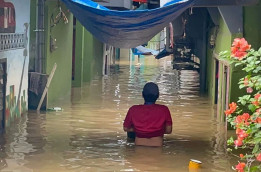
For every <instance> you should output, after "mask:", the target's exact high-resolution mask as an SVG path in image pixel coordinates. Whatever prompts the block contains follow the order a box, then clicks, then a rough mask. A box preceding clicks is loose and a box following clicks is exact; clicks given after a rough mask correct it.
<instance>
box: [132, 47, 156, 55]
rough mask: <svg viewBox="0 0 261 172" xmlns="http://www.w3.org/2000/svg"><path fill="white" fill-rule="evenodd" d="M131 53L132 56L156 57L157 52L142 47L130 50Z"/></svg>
mask: <svg viewBox="0 0 261 172" xmlns="http://www.w3.org/2000/svg"><path fill="white" fill-rule="evenodd" d="M132 53H133V54H134V55H154V56H156V55H158V54H159V51H157V50H152V49H149V48H146V47H143V46H141V45H140V46H137V47H136V48H132Z"/></svg>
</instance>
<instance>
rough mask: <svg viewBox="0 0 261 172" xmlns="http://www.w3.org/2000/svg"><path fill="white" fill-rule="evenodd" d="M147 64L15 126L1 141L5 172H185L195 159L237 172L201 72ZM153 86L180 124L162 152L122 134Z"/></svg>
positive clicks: (126, 67)
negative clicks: (128, 117) (147, 85)
mask: <svg viewBox="0 0 261 172" xmlns="http://www.w3.org/2000/svg"><path fill="white" fill-rule="evenodd" d="M140 63H141V64H140V65H137V59H136V60H134V61H131V62H129V61H123V60H121V61H120V62H119V63H118V64H117V65H115V66H112V67H111V74H110V75H108V76H103V77H98V78H95V79H94V80H92V81H91V82H90V84H86V85H84V86H83V87H81V88H73V90H72V97H71V102H70V101H68V100H64V101H63V102H61V104H60V105H59V106H61V107H62V108H63V111H62V112H59V111H58V112H52V111H51V112H47V113H46V114H35V113H32V112H29V113H28V114H27V115H25V116H23V117H22V118H21V119H20V120H18V121H17V123H15V124H13V125H12V127H9V128H8V130H7V132H6V134H5V135H3V136H1V139H0V140H1V142H0V148H1V149H0V151H1V152H0V155H1V156H0V158H1V160H0V169H1V170H2V172H9V171H20V172H29V171H34V172H48V171H50V172H51V171H68V172H69V171H74V172H80V171H94V172H95V171H99V172H102V171H164V172H168V171H172V172H173V171H174V172H184V171H188V163H189V160H190V159H191V158H192V159H198V160H200V161H202V162H203V168H202V169H201V171H202V172H210V171H215V172H224V171H230V169H231V164H230V163H229V159H230V158H231V157H229V156H228V155H227V154H226V151H225V149H226V148H225V147H224V145H225V144H224V141H225V132H224V131H225V126H224V123H219V122H218V120H217V117H216V114H215V111H214V107H213V106H212V105H211V104H210V103H209V101H208V99H207V98H204V97H203V96H200V95H199V79H198V77H199V74H198V72H197V71H193V70H181V71H178V70H173V69H172V64H171V58H170V57H168V58H164V59H161V60H156V59H154V57H152V56H145V58H142V59H141V60H140ZM148 81H154V82H156V83H157V84H158V85H159V89H160V98H159V100H158V103H160V104H165V105H167V106H168V107H169V109H170V111H171V114H172V118H173V133H172V134H171V135H167V136H166V137H165V140H164V146H163V148H146V147H135V146H134V143H131V142H127V139H126V133H125V132H124V131H123V130H122V123H123V120H124V117H125V115H126V113H127V110H128V108H129V107H130V106H131V105H134V104H142V103H143V99H142V97H141V90H142V87H143V86H144V84H145V83H146V82H148ZM206 128H207V130H206ZM148 149H149V150H148Z"/></svg>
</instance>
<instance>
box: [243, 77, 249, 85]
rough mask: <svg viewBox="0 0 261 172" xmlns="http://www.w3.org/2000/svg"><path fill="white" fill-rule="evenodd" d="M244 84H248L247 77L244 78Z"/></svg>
mask: <svg viewBox="0 0 261 172" xmlns="http://www.w3.org/2000/svg"><path fill="white" fill-rule="evenodd" d="M244 85H245V86H247V85H248V78H245V79H244Z"/></svg>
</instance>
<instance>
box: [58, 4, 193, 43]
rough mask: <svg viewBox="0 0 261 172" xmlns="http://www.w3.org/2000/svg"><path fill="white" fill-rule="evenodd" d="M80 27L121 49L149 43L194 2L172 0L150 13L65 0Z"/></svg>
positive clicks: (149, 11)
mask: <svg viewBox="0 0 261 172" xmlns="http://www.w3.org/2000/svg"><path fill="white" fill-rule="evenodd" d="M62 1H63V2H64V3H65V4H66V6H67V8H68V9H69V10H70V11H71V12H72V13H73V15H74V16H75V17H76V18H77V19H78V20H79V21H80V23H81V24H82V25H83V26H84V27H85V28H86V29H87V30H88V31H89V32H90V33H92V34H93V35H94V36H95V37H96V38H97V39H98V40H100V41H101V42H104V43H106V44H109V45H111V46H114V47H118V48H134V47H137V46H139V45H142V44H143V43H145V42H148V41H149V40H150V39H151V38H153V36H155V35H156V34H157V33H159V32H160V31H161V30H162V29H163V28H164V27H165V26H167V25H168V24H169V22H171V21H173V20H174V19H175V18H176V17H178V16H179V15H180V14H181V13H182V12H183V11H185V10H186V9H187V8H189V7H190V6H192V5H193V4H192V3H193V2H194V0H171V1H170V2H169V3H167V4H166V5H165V6H163V7H161V8H156V9H151V10H133V11H115V10H109V9H108V8H105V7H103V6H101V5H99V4H97V3H95V2H93V1H90V0H62Z"/></svg>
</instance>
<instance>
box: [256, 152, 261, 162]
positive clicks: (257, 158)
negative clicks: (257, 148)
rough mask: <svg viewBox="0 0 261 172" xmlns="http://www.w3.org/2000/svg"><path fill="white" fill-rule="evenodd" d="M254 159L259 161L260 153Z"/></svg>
mask: <svg viewBox="0 0 261 172" xmlns="http://www.w3.org/2000/svg"><path fill="white" fill-rule="evenodd" d="M256 160H258V161H261V153H259V154H258V155H257V157H256Z"/></svg>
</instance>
